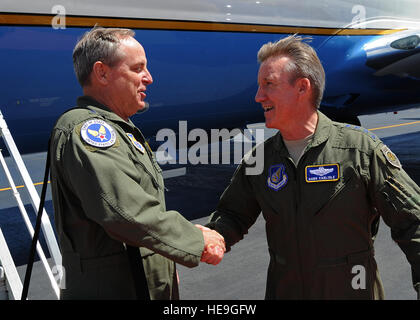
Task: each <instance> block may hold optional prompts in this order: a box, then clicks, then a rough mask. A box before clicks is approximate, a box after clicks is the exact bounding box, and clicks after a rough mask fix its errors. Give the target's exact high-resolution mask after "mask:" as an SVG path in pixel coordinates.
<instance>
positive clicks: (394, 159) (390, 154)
mask: <svg viewBox="0 0 420 320" xmlns="http://www.w3.org/2000/svg"><path fill="white" fill-rule="evenodd" d="M381 151H382V153H383V154H384V156H385V159H386V160H387V161H388V162H389V163H390V164H391V165H393V166H394V167H396V168H398V169H401V168H402V165H401V162H400V160H398V158H397V156H396V155H395V153H393V152H392V151H391V149H389V148H388V147H387V146H386V145H383V146H382V148H381Z"/></svg>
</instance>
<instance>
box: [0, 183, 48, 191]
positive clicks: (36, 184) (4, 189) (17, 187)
mask: <svg viewBox="0 0 420 320" xmlns="http://www.w3.org/2000/svg"><path fill="white" fill-rule="evenodd" d="M50 182H51V181H48V183H50ZM40 184H44V182H37V183H34V186H38V185H40ZM19 188H25V186H16V189H19ZM6 190H12V188H11V187H8V188H2V189H0V191H6Z"/></svg>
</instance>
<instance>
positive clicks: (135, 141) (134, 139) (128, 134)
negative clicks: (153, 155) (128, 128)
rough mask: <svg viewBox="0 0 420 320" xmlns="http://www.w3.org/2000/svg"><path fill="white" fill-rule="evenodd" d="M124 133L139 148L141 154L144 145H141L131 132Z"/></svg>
mask: <svg viewBox="0 0 420 320" xmlns="http://www.w3.org/2000/svg"><path fill="white" fill-rule="evenodd" d="M126 135H127V136H128V137H129V138H130V141H131V143H132V144H133V145H134V146H135V147H136V148H137V150H139V151H140V152H141V153H142V154H144V151H145V150H144V147H143V145H142V144H141V143H140V142H138V141H137V140H136V138H134V136H133V134H132V133H126Z"/></svg>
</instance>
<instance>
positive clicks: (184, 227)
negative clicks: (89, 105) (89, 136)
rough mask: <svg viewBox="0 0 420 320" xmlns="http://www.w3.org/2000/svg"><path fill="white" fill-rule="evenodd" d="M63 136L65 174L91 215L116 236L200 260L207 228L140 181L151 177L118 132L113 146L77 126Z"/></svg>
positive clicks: (190, 261) (182, 259)
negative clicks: (99, 144) (168, 206)
mask: <svg viewBox="0 0 420 320" xmlns="http://www.w3.org/2000/svg"><path fill="white" fill-rule="evenodd" d="M63 139H64V140H66V141H64V142H63ZM58 140H61V141H62V142H63V144H62V146H61V147H59V146H56V148H59V149H60V150H58V153H59V154H60V157H59V158H60V159H59V163H60V167H61V171H62V174H63V175H64V177H65V178H66V180H67V183H68V185H69V186H70V188H71V190H73V192H74V193H75V195H76V196H77V198H78V199H80V202H81V206H82V207H83V210H84V212H85V213H86V215H87V218H88V219H91V220H93V221H95V222H96V223H98V224H99V225H101V226H102V227H103V228H104V229H105V231H106V232H107V233H108V234H109V236H110V237H112V238H113V239H116V240H118V241H121V242H124V243H127V244H130V245H132V246H137V247H140V246H141V247H146V248H148V249H150V250H152V251H154V252H157V253H159V254H161V255H162V256H165V257H167V258H169V259H171V260H173V261H175V262H176V263H180V264H182V265H185V266H187V267H194V266H197V265H198V264H199V262H200V259H201V254H202V251H203V249H204V239H203V235H202V231H201V230H199V229H198V228H197V227H195V226H194V225H193V224H192V223H191V222H189V221H188V220H186V219H185V218H184V217H183V216H182V215H181V214H179V213H178V212H176V211H164V210H163V206H162V205H161V203H160V201H159V200H158V199H157V198H156V197H154V196H153V195H151V194H149V193H147V192H146V191H145V190H144V189H143V188H142V187H141V185H140V183H139V182H140V180H141V179H143V178H146V177H145V176H141V174H139V169H138V168H137V167H136V166H135V165H134V163H133V161H132V160H131V159H130V158H129V157H128V154H127V151H124V150H125V148H122V147H121V146H120V145H119V143H120V142H121V141H120V140H119V138H117V141H116V143H115V144H114V145H113V146H110V147H107V148H95V147H92V146H90V145H86V144H85V143H84V142H83V141H82V140H81V137H80V133H78V132H77V129H74V130H73V132H72V133H71V134H70V135H69V136H68V137H67V136H64V133H63V135H62V136H61V137H60V139H58Z"/></svg>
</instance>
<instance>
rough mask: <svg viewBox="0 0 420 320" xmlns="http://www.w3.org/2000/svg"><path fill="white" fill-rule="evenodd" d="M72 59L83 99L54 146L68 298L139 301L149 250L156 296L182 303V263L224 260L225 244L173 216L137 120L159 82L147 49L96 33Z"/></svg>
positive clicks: (57, 130)
mask: <svg viewBox="0 0 420 320" xmlns="http://www.w3.org/2000/svg"><path fill="white" fill-rule="evenodd" d="M73 62H74V68H75V72H76V75H77V78H78V80H79V82H80V84H81V85H82V88H83V93H84V96H83V97H80V98H79V99H78V100H77V107H76V108H74V109H72V110H70V111H68V112H66V113H64V114H63V115H62V116H61V117H60V118H59V120H58V121H57V123H56V125H55V127H54V129H53V133H52V136H51V145H50V154H51V155H50V157H51V186H52V194H53V205H54V211H55V223H56V230H57V234H58V240H59V244H60V249H61V252H62V256H63V267H64V270H65V288H64V289H62V290H61V299H136V298H139V297H140V295H139V290H138V288H136V286H135V284H134V279H135V274H136V272H135V271H137V270H136V268H135V267H133V260H130V259H132V258H130V257H132V256H133V255H130V254H129V253H128V252H129V250H128V248H134V252H135V251H136V250H137V256H138V257H139V254H138V252H139V250H140V252H141V256H142V260H143V266H144V273H145V276H146V279H147V287H148V290H149V294H150V298H151V299H178V298H179V293H178V282H177V275H176V269H175V262H176V263H180V264H183V265H185V266H188V267H194V266H197V265H198V264H199V262H200V261H204V262H206V263H211V264H217V263H219V262H220V261H221V259H222V258H223V253H224V251H225V246H224V240H223V237H222V236H220V235H219V234H218V233H217V232H215V231H213V230H210V229H207V228H204V227H202V226H198V225H197V226H194V225H193V224H192V223H191V222H189V221H188V220H186V219H185V218H184V217H183V216H182V215H181V214H179V213H178V212H176V211H166V208H165V200H164V183H163V178H162V174H161V172H162V171H161V169H160V167H159V166H158V164H157V162H156V159H155V157H154V154H153V152H152V151H151V150H150V148H149V147H148V144H147V142H146V141H145V138H144V137H143V135H142V133H141V132H140V130H139V129H138V128H136V127H135V126H134V124H133V123H132V122H131V121H130V119H129V117H130V116H132V115H133V114H135V113H136V112H137V111H139V110H144V109H145V108H146V104H145V101H144V99H145V98H146V93H145V91H146V87H147V86H148V85H150V84H151V83H152V81H153V80H152V76H151V75H150V73H149V71H148V69H147V60H146V55H145V51H144V49H143V47H142V46H141V45H140V43H138V42H137V41H136V40H135V39H134V32H133V31H132V30H128V29H115V28H109V29H106V28H94V29H92V30H91V31H89V32H87V33H85V35H84V36H83V37H82V38H81V39H80V40H79V42H78V43H77V44H76V46H75V48H74V51H73ZM139 248H140V249H139ZM137 262H139V261H138V260H137ZM140 263H141V261H140ZM140 263H138V264H137V266H139V267H140V268H141V264H140ZM143 279H144V277H143ZM145 287H146V285H144V286H143V290H147V288H145ZM136 289H137V291H136ZM145 292H147V291H145Z"/></svg>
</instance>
